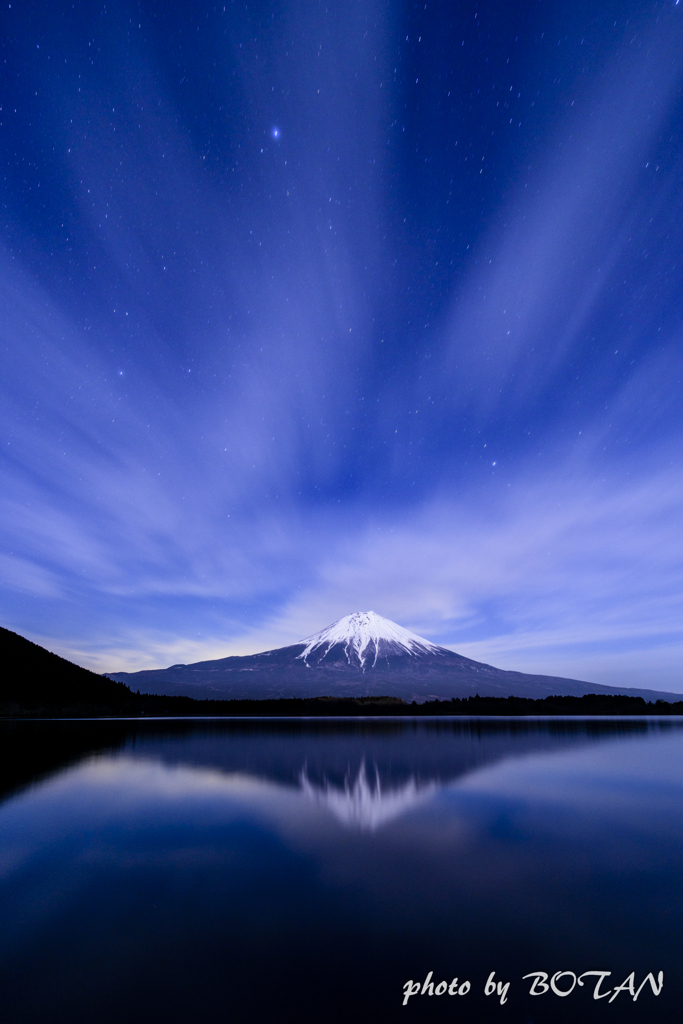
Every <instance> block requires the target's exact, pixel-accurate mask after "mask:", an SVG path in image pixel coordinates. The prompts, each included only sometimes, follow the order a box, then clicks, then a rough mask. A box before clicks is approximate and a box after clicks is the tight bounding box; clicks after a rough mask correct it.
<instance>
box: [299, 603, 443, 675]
mask: <svg viewBox="0 0 683 1024" xmlns="http://www.w3.org/2000/svg"><path fill="white" fill-rule="evenodd" d="M301 643H302V644H304V645H305V647H304V650H303V651H302V652H301V654H299V655H297V657H298V658H301V659H302V661H304V662H306V659H307V658H308V656H309V655H310V654H312V653H313V652H314V651H316V650H318V648H320V647H324V648H326V650H325V651H324V652H323V657H324V656H325V654H327V652H328V651H329V650H330V649H331V648H332V647H334V646H335V645H337V644H342V645H343V647H344V650H345V652H346V657H347V658H348V660H349V662H350V661H351V656H352V655H355V656H356V657H357V658H358V661H359V662H360V665H361V668H364V667H365V665H366V662H369V661H370V659H372V665H373V666H374V665H375V664H376V662H377V658H378V657H379V656H380V654H411V655H414V656H416V657H419V656H421V655H425V654H440V653H441V648H439V647H437V646H436V645H435V644H431V643H430V642H429V641H428V640H424V639H423V638H422V637H421V636H417V634H416V633H411V632H410V630H409V629H404V628H403V627H402V626H399V625H398V624H397V623H395V622H392V621H391V619H384V618H382V616H381V615H377V613H376V612H354V613H353V614H352V615H345V616H344V618H343V619H338V620H337V621H336V622H333V623H332V625H331V626H327V627H326V628H325V629H321V630H320V632H319V633H314V634H313V636H309V637H307V639H306V640H302V641H301ZM380 648H381V649H382V650H381V651H380Z"/></svg>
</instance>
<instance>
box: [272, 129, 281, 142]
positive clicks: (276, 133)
mask: <svg viewBox="0 0 683 1024" xmlns="http://www.w3.org/2000/svg"><path fill="white" fill-rule="evenodd" d="M271 134H272V136H273V138H274V139H279V138H280V129H279V128H273V131H272V133H271Z"/></svg>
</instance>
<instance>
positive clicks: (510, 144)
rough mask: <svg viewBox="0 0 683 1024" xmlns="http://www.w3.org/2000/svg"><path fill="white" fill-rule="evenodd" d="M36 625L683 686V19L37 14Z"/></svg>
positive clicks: (138, 641)
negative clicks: (410, 650)
mask: <svg viewBox="0 0 683 1024" xmlns="http://www.w3.org/2000/svg"><path fill="white" fill-rule="evenodd" d="M0 40H1V47H2V49H1V52H0V61H1V63H0V71H1V75H0V88H1V103H0V105H1V107H2V111H1V113H0V120H1V122H2V123H1V126H0V174H1V181H2V206H1V208H0V217H1V220H0V223H1V224H2V241H1V247H0V310H1V314H2V315H1V317H0V351H1V352H2V379H1V384H0V451H1V458H2V466H1V474H2V484H1V487H0V531H1V534H2V547H1V549H0V577H1V578H2V581H3V582H2V587H1V591H0V601H1V604H0V622H2V624H3V625H5V626H7V627H8V628H10V629H14V630H16V631H17V632H20V633H22V634H23V635H26V636H29V637H30V638H31V639H33V640H35V641H37V642H39V643H42V644H44V645H45V646H47V647H49V648H50V649H52V650H56V651H58V652H59V653H61V654H64V655H66V656H67V657H70V658H72V659H74V660H76V661H78V662H80V663H81V664H84V665H87V666H89V667H92V668H95V669H96V670H97V671H105V670H111V671H113V670H117V669H118V670H122V669H129V670H134V669H138V668H147V667H162V666H165V665H169V664H171V663H175V662H190V661H195V660H199V659H201V658H210V657H221V656H225V655H227V654H245V653H250V652H254V651H259V650H264V649H267V648H272V647H278V646H283V645H285V644H288V643H293V642H295V641H296V640H299V639H301V638H302V637H304V636H306V635H308V634H310V633H312V632H314V631H315V630H318V629H320V628H322V627H323V626H325V625H327V624H328V623H329V622H331V621H333V620H334V619H336V618H339V617H340V616H342V615H345V614H348V613H350V612H352V611H366V610H368V609H373V610H374V611H376V612H378V613H379V614H381V615H384V616H386V617H388V618H390V619H394V620H396V621H397V622H399V623H401V624H402V625H403V626H406V627H408V628H410V629H412V630H414V631H415V632H417V633H419V634H421V635H423V636H426V637H428V638H429V639H430V640H432V641H435V642H437V643H441V644H444V645H447V646H449V647H452V648H453V649H454V650H457V651H458V652H460V653H462V654H465V655H468V656H469V657H474V658H476V659H478V660H482V661H487V662H490V663H492V664H495V665H498V666H500V667H502V668H516V669H520V670H524V671H544V672H548V673H552V674H558V675H569V676H573V677H578V678H583V679H590V680H593V681H596V682H601V683H607V684H610V685H619V684H623V685H626V686H653V687H657V688H660V689H670V690H679V691H683V671H682V668H681V666H682V657H681V656H682V654H683V628H682V624H683V614H682V613H683V510H682V509H681V505H682V503H683V502H682V499H683V478H682V475H681V464H680V463H681V437H682V433H683V402H682V401H681V390H682V389H681V379H682V376H683V347H682V344H681V341H682V331H683V303H682V301H681V298H682V296H683V205H682V201H683V91H682V85H683V3H682V4H680V6H679V5H678V3H677V0H670V2H666V3H664V2H654V3H644V2H633V0H618V2H617V0H572V2H571V3H560V2H558V0H547V2H532V0H479V2H477V3H474V2H469V0H462V2H455V0H451V2H441V3H434V2H428V3H426V4H425V3H424V2H420V3H398V2H390V3H388V2H386V0H384V2H378V0H362V2H361V0H338V2H335V3H334V4H333V3H330V2H329V0H325V2H324V3H319V2H315V0H311V2H301V0H298V2H294V0H289V2H273V0H259V2H252V3H249V4H244V3H239V4H238V3H226V4H223V3H218V4H216V3H207V2H205V0H192V2H191V3H190V2H189V0H176V2H175V3H171V2H168V0H166V2H161V0H158V2H151V0H143V2H139V3H128V2H126V0H114V2H111V3H107V4H104V3H94V2H89V0H82V2H78V0H76V2H75V3H64V2H61V0H54V2H49V3H48V2H46V0H13V2H12V3H11V4H7V3H6V0H5V2H4V5H3V8H2V18H1V33H0Z"/></svg>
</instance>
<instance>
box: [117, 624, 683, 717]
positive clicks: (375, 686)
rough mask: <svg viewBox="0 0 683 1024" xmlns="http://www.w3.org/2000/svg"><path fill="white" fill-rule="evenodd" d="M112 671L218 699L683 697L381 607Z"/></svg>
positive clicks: (156, 687)
mask: <svg viewBox="0 0 683 1024" xmlns="http://www.w3.org/2000/svg"><path fill="white" fill-rule="evenodd" d="M109 675H110V678H112V679H116V680H119V681H121V682H125V683H127V684H128V685H129V686H130V687H131V689H138V688H139V689H140V691H141V692H144V693H164V694H183V695H187V696H191V697H209V698H214V699H216V698H229V699H240V700H244V699H249V698H252V699H266V698H274V697H313V696H320V695H323V694H324V695H329V696H334V697H356V696H364V695H367V694H389V695H391V696H394V697H402V698H403V699H404V700H411V701H412V700H417V701H424V700H429V699H434V698H439V699H442V700H443V699H450V698H451V697H469V696H474V694H476V693H479V694H480V695H481V696H489V697H508V696H512V695H514V696H518V697H534V698H542V697H546V696H549V695H550V694H571V695H574V696H581V695H582V694H584V693H606V694H609V693H612V694H615V693H624V694H626V695H630V696H634V697H635V696H640V697H644V698H645V699H646V700H657V699H658V698H661V699H662V700H676V699H678V695H676V694H671V693H666V692H663V691H658V690H657V691H655V690H645V689H632V688H620V689H617V688H615V687H612V686H600V685H599V684H597V683H586V682H582V681H581V680H577V679H562V678H558V677H556V676H539V675H527V674H525V673H523V672H508V671H505V670H503V669H498V668H494V667H493V666H492V665H485V664H482V663H481V662H478V661H472V660H471V659H470V658H464V657H462V655H460V654H455V652H453V651H449V650H447V649H446V648H445V647H438V646H437V645H436V644H432V643H430V642H429V641H428V640H424V639H423V638H422V637H419V636H417V635H416V634H415V633H411V632H410V631H409V630H407V629H403V627H402V626H399V625H397V624H396V623H395V622H391V620H389V619H384V618H382V616H380V615H377V614H376V613H375V612H355V613H354V614H353V615H346V616H344V618H342V619H339V620H338V621H337V622H334V623H332V625H331V626H328V627H327V628H326V629H323V630H321V631H320V632H319V633H315V634H314V635H313V636H311V637H308V638H307V639H306V640H301V641H300V642H299V643H296V644H292V645H291V646H289V647H280V648H278V649H276V650H273V651H264V652H263V653H262V654H252V655H247V656H246V657H229V658H219V659H218V660H215V661H200V662H196V663H195V664H193V665H172V666H170V668H167V669H155V670H147V671H142V672H131V673H128V672H113V673H109Z"/></svg>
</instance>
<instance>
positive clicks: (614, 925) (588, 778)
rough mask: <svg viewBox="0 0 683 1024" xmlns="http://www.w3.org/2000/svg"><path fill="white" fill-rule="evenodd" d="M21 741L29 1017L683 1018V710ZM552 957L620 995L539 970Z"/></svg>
mask: <svg viewBox="0 0 683 1024" xmlns="http://www.w3.org/2000/svg"><path fill="white" fill-rule="evenodd" d="M0 745H1V750H2V754H1V755H0V757H1V758H2V766H3V770H2V783H1V789H0V793H2V796H3V802H2V803H0V904H1V907H2V919H1V921H2V923H1V925H0V985H1V989H0V991H1V992H2V1010H3V1020H4V1021H7V1022H11V1024H14V1022H17V1024H20V1022H22V1024H23V1022H27V1024H28V1022H31V1024H33V1022H41V1024H42V1022H46V1024H49V1022H55V1024H56V1022H60V1024H61V1022H69V1024H78V1022H84V1024H85V1022H87V1024H99V1022H103V1024H104V1022H109V1021H112V1022H114V1021H116V1022H117V1024H118V1022H122V1021H126V1022H128V1024H138V1022H143V1021H144V1022H148V1021H164V1022H170V1024H175V1022H179V1024H180V1022H183V1024H185V1022H189V1021H197V1022H201V1024H214V1022H228V1021H232V1022H242V1021H245V1022H246V1021H255V1022H261V1021H289V1020H293V1021H299V1022H308V1021H310V1022H314V1021H315V1022H321V1021H325V1020H359V1021H373V1022H383V1021H387V1022H393V1021H430V1020H435V1021H436V1020H461V1021H501V1022H502V1021H508V1022H509V1021H514V1022H543V1021H548V1022H551V1021H570V1020H576V1019H577V1017H578V1018H580V1019H582V1020H585V1021H587V1022H591V1021H602V1020H610V1021H617V1020H618V1021H625V1022H626V1021H629V1022H630V1021H635V1020H642V1021H646V1020H657V1021H663V1022H668V1021H672V1022H673V1021H674V1020H676V1021H677V1020H678V1019H679V1018H680V1010H679V1005H680V1000H681V996H682V995H683V992H682V991H681V983H680V977H681V968H680V965H681V962H682V956H681V955H682V953H683V936H682V928H681V910H682V909H683V905H682V904H683V900H682V896H683V887H682V884H681V882H682V879H681V875H682V869H683V858H682V854H683V816H682V813H681V812H682V810H683V720H680V719H672V718H667V719H661V720H657V719H599V720H596V719H588V720H579V719H570V720H566V719H565V720H558V719H550V720H539V719H518V718H516V719H490V718H487V719H456V720H452V719H450V720H446V719H442V720H431V721H425V720H424V719H420V720H409V721H406V720H405V719H402V720H400V721H397V720H377V719H366V720H349V719H346V720H329V719H325V720H300V719H299V720H232V721H226V720H223V721H215V720H214V721H205V722H201V721H196V720H194V721H193V720H188V721H161V722H154V721H147V722H140V721H139V720H138V721H131V722H112V721H94V722H12V723H9V722H5V723H0ZM534 971H538V972H544V974H546V975H548V982H547V983H548V984H549V982H550V979H551V978H552V977H553V976H554V975H555V974H556V973H557V972H571V973H567V974H563V976H562V977H561V978H558V979H556V982H555V986H556V988H557V989H558V990H560V991H562V990H567V989H568V988H570V987H572V985H573V978H574V976H575V975H581V974H582V973H584V972H587V971H604V972H610V974H609V975H608V976H606V977H605V979H604V981H603V982H602V983H601V984H602V987H601V988H600V989H599V990H598V994H601V993H602V992H607V993H609V995H608V996H607V997H606V998H604V999H597V1000H596V999H594V990H595V984H596V977H595V976H590V977H584V979H583V981H584V984H583V986H582V987H579V986H578V985H576V986H575V987H574V988H573V991H572V992H571V994H570V995H568V996H566V997H560V996H559V995H556V994H555V993H554V992H553V990H552V989H549V990H548V991H547V992H545V993H544V994H542V995H539V996H535V997H534V996H531V995H529V987H530V985H531V979H527V980H526V981H523V980H522V976H523V975H525V974H528V973H530V972H534ZM660 971H663V972H664V987H663V989H662V991H661V994H660V995H658V996H655V995H654V992H653V989H652V986H651V984H650V982H646V983H645V986H644V988H643V989H642V991H641V993H640V995H639V997H638V1000H637V1001H636V1002H634V1000H633V998H632V994H631V993H630V992H629V990H628V987H627V988H625V989H624V990H623V991H621V992H619V993H615V986H618V985H619V984H621V983H623V982H624V981H625V980H626V979H627V978H628V976H629V975H630V974H631V973H632V972H633V975H634V976H633V980H632V985H633V986H634V991H636V990H637V988H638V987H639V986H640V985H641V983H642V982H643V980H644V979H645V978H646V976H647V974H648V972H652V974H653V981H654V982H655V988H658V984H659V983H658V977H659V972H660ZM430 972H432V974H431V978H429V977H428V976H429V974H430ZM491 972H495V977H494V979H493V982H494V985H493V986H490V988H493V987H494V986H495V983H496V982H498V981H500V982H501V983H502V984H504V983H507V982H509V983H510V984H509V988H508V989H507V991H506V992H505V995H504V998H505V1001H504V1003H503V1005H501V998H502V995H501V994H499V993H498V992H494V993H493V994H491V995H489V996H487V995H485V984H486V982H487V979H488V978H489V976H490V974H491ZM455 978H457V979H458V981H457V984H456V983H454V979H455ZM408 981H412V982H413V988H414V987H415V984H416V982H418V981H419V982H420V992H421V991H422V987H423V986H424V983H425V982H427V986H426V991H425V994H424V995H422V994H416V995H414V996H413V997H412V998H410V1000H409V1002H408V1005H407V1006H403V1005H402V1004H403V999H404V986H405V985H406V983H407V982H408ZM443 982H446V983H447V985H448V986H449V988H447V990H446V992H445V993H444V994H443V995H437V994H436V992H438V991H439V988H438V987H437V988H436V989H435V994H434V995H430V994H429V984H430V983H431V984H432V985H434V986H439V983H443ZM465 982H469V991H467V988H468V986H467V985H465ZM440 987H441V989H443V988H444V987H445V986H444V985H443V984H441V986H440ZM450 990H453V991H454V992H455V994H454V995H450V994H449V991H450ZM460 992H462V994H459V993H460ZM612 997H614V998H612Z"/></svg>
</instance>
